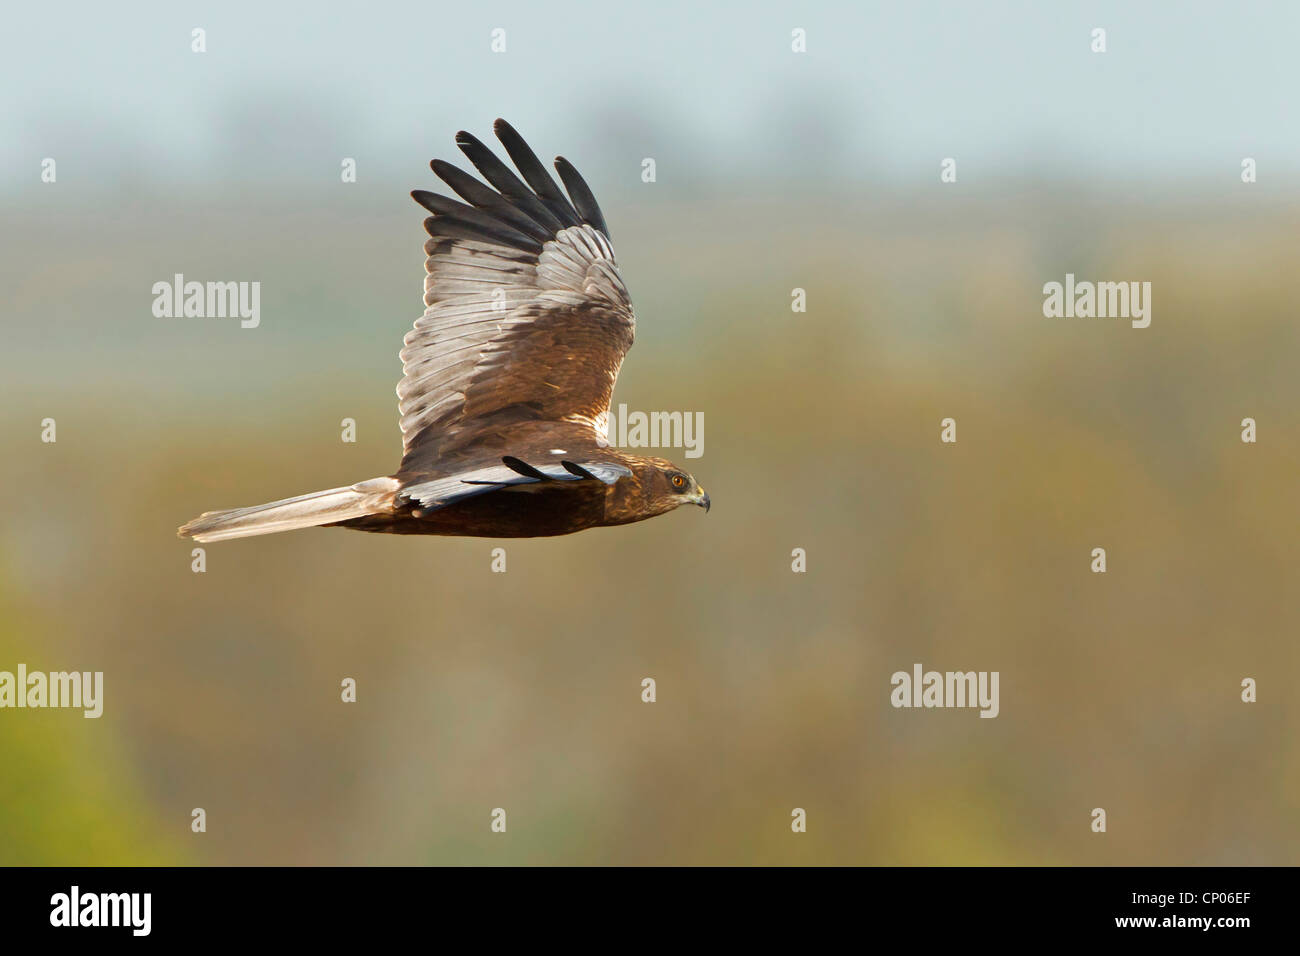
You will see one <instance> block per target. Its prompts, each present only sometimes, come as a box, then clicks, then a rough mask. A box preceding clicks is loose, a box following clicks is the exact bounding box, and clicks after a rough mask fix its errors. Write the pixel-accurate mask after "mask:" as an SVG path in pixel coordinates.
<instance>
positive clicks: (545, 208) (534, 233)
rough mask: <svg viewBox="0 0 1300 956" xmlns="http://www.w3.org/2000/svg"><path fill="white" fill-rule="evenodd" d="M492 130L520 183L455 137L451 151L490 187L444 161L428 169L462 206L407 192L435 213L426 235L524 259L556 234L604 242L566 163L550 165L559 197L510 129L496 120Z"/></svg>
mask: <svg viewBox="0 0 1300 956" xmlns="http://www.w3.org/2000/svg"><path fill="white" fill-rule="evenodd" d="M492 129H493V132H495V133H496V135H497V138H498V139H499V140H500V141H501V144H502V145H503V146H504V147H505V150H506V153H507V154H508V155H509V157H510V159H511V160H512V161H513V162H514V164H515V166H516V167H517V168H518V170H519V173H521V174H522V175H523V177H524V178H523V179H522V180H521V179H520V178H519V176H518V175H516V174H515V172H514V171H513V170H511V169H510V167H509V166H507V165H506V164H505V163H503V162H502V161H501V160H500V159H499V158H498V157H497V155H496V154H495V153H493V152H492V150H490V149H489V148H488V147H487V146H485V145H484V144H483V142H482V141H481V140H480V139H479V138H478V137H476V136H475V135H474V134H473V133H470V132H468V131H466V130H459V131H458V132H457V133H456V145H457V146H459V147H460V149H461V151H462V152H463V153H464V154H465V156H466V157H468V159H469V161H470V162H471V163H473V164H474V167H475V168H476V169H477V170H478V171H479V173H481V174H482V176H483V178H484V179H486V180H487V183H488V184H489V185H485V184H484V183H483V182H481V181H479V180H478V179H475V178H474V177H473V176H471V175H470V174H468V173H466V172H465V171H464V170H462V169H460V168H459V167H457V166H454V165H452V164H451V163H448V162H445V161H443V160H440V159H435V160H433V161H432V162H431V163H429V167H430V168H431V169H432V170H433V172H434V173H435V174H436V175H437V176H438V178H439V179H441V180H442V181H443V182H445V183H446V184H447V185H448V186H449V187H451V189H452V191H453V192H455V193H456V195H458V196H460V197H461V199H463V200H465V203H467V204H468V205H466V204H463V203H460V202H457V201H456V200H454V199H449V198H447V197H446V196H440V195H438V194H437V193H431V192H429V191H428V190H424V189H416V190H412V192H411V198H412V199H414V200H415V201H416V202H417V203H419V204H420V205H421V206H423V207H424V208H425V209H427V210H429V211H430V212H432V213H434V215H433V216H432V217H430V218H429V219H426V220H425V223H424V227H425V229H426V230H427V231H428V233H429V235H431V236H433V237H434V238H442V237H447V238H453V239H454V238H463V239H474V240H478V241H482V242H497V243H502V244H504V245H506V246H509V247H511V248H515V249H524V250H527V251H530V252H538V251H540V249H541V247H542V244H543V243H545V242H547V241H548V240H549V239H550V238H551V237H552V236H554V235H555V233H557V232H559V231H561V230H563V229H566V228H570V227H572V226H577V225H579V224H582V223H586V224H588V225H590V226H592V227H593V228H595V229H597V230H599V231H600V232H601V233H603V234H604V235H605V237H606V238H608V237H609V227H608V226H607V225H606V223H605V217H604V215H603V214H602V213H601V211H600V206H599V205H597V203H596V197H595V196H594V195H592V192H591V189H590V188H589V187H588V186H587V183H586V181H584V180H583V178H582V176H581V175H579V174H578V171H577V170H576V169H575V168H574V167H573V164H572V163H570V162H569V161H568V160H567V159H565V158H564V157H562V156H561V157H557V158H556V160H555V169H556V171H557V172H558V173H559V175H560V180H561V182H563V184H564V188H565V190H567V191H568V196H565V194H564V192H563V191H561V189H560V187H559V186H558V185H557V184H556V182H555V180H554V179H553V178H552V177H551V174H550V173H549V172H547V170H546V168H545V167H544V166H543V165H542V163H541V161H540V160H539V159H538V158H537V154H536V153H534V152H533V150H532V149H531V148H530V147H529V146H528V144H527V143H526V142H525V141H524V139H523V137H522V136H520V135H519V133H518V132H517V131H516V130H515V128H514V127H513V126H511V125H510V124H509V123H507V122H506V121H505V120H504V119H502V118H500V117H498V118H497V119H496V121H495V122H494V123H493V124H492Z"/></svg>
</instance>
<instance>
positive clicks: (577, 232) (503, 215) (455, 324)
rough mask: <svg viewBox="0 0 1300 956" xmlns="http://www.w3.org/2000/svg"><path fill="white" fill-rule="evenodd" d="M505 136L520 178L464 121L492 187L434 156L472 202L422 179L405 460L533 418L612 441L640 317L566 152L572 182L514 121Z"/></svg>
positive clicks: (429, 464)
mask: <svg viewBox="0 0 1300 956" xmlns="http://www.w3.org/2000/svg"><path fill="white" fill-rule="evenodd" d="M494 129H495V131H496V134H497V138H498V139H500V140H501V143H502V145H503V146H505V149H506V152H507V153H508V154H509V155H510V158H511V159H512V160H514V163H515V166H516V167H518V169H519V172H520V173H521V174H522V175H523V180H520V179H519V177H518V176H516V175H515V174H514V173H513V172H511V170H510V169H509V168H507V167H506V165H505V164H504V163H503V162H501V160H499V159H498V158H497V157H496V156H494V155H493V154H492V152H491V151H490V150H489V149H488V148H487V147H486V146H484V145H483V144H482V143H481V142H480V141H479V140H477V139H475V138H474V137H473V136H471V135H470V134H469V133H465V132H461V133H457V134H456V144H457V145H458V146H460V148H461V150H462V151H463V152H464V153H465V155H466V156H468V157H469V160H470V162H472V163H473V164H474V165H475V167H477V168H478V171H479V172H480V173H482V175H483V177H484V178H485V179H486V180H487V181H488V183H490V184H491V186H493V187H495V188H494V189H493V188H489V187H488V186H486V185H484V184H483V183H482V182H480V181H479V180H477V179H475V178H474V177H473V176H470V175H469V174H467V173H465V172H462V171H461V170H459V169H457V168H456V167H455V166H452V165H450V164H448V163H444V162H442V161H441V160H434V161H433V163H432V167H433V171H434V172H435V173H437V174H438V176H439V178H441V179H442V180H443V181H444V182H445V183H446V184H447V185H448V186H450V187H451V189H452V190H453V191H455V192H456V193H457V194H458V195H459V196H460V197H461V198H462V199H464V200H465V202H459V201H457V200H455V199H450V198H447V197H445V196H439V195H435V194H434V193H429V192H425V191H423V190H416V191H415V192H413V193H412V194H411V195H412V196H413V197H414V198H415V200H416V201H417V202H419V203H420V204H421V205H422V206H424V207H425V208H426V209H428V210H429V211H430V212H432V213H433V215H432V216H431V217H430V218H428V219H426V220H425V222H424V227H425V229H426V230H427V231H428V233H429V235H430V237H431V238H430V239H429V240H428V241H427V242H426V243H425V253H426V254H427V256H428V259H427V260H426V261H425V266H424V267H425V271H426V272H427V273H428V275H427V276H426V278H425V281H424V303H425V306H426V309H425V313H424V315H423V316H421V317H420V318H419V319H418V320H416V323H415V328H414V329H412V330H411V331H410V332H409V333H407V336H406V339H405V347H404V348H403V349H402V352H401V357H402V367H403V376H402V380H401V382H400V383H399V384H398V386H397V395H398V400H399V401H398V407H399V409H400V411H401V425H402V437H403V446H404V455H403V458H402V471H403V472H405V473H408V474H420V473H430V472H436V471H437V466H436V462H437V459H438V458H439V457H440V456H442V455H444V454H445V453H447V452H448V451H450V450H453V449H458V448H464V447H465V446H466V445H469V444H472V443H473V442H474V440H475V438H476V437H477V436H480V435H483V434H485V433H487V432H493V431H497V430H499V429H500V428H503V427H506V426H509V425H512V424H516V423H518V422H523V421H567V422H574V423H579V424H583V425H587V426H589V427H590V428H591V429H592V430H593V431H595V432H597V433H598V435H599V438H600V440H601V441H603V440H604V431H605V423H606V421H607V420H608V414H609V402H610V397H611V395H612V393H613V390H614V381H615V379H616V378H617V377H618V370H619V366H620V365H621V364H622V362H623V356H624V354H626V352H627V350H628V349H629V348H630V347H631V346H632V339H633V330H634V326H635V320H634V318H633V315H632V304H631V302H630V301H629V299H628V294H627V288H626V286H624V284H623V280H622V278H621V277H620V276H619V273H618V268H617V266H616V265H615V262H614V250H613V247H612V246H611V245H610V241H609V230H608V228H607V227H606V226H605V219H604V217H603V216H602V215H601V212H600V207H598V206H597V205H596V200H595V198H594V197H593V196H592V194H591V190H590V189H589V188H588V187H587V184H586V183H585V182H584V181H583V179H582V177H581V176H579V175H578V172H577V170H575V169H574V168H573V166H572V165H570V164H569V162H568V161H567V160H565V159H563V158H562V157H561V158H557V159H556V161H555V168H556V170H557V171H558V172H559V174H560V179H561V180H562V181H563V182H564V185H565V188H566V189H567V190H568V197H567V198H566V196H565V194H564V193H562V192H561V191H560V189H559V187H558V186H557V185H556V183H555V181H554V180H553V179H552V178H551V176H550V174H549V173H547V171H546V169H545V167H543V166H542V164H541V162H540V161H539V160H538V158H537V156H536V154H535V153H533V151H532V150H531V149H529V147H528V145H527V144H526V143H525V142H524V141H523V139H522V138H521V137H520V136H519V134H518V133H516V132H515V131H514V129H513V128H512V127H511V126H510V125H509V124H507V123H506V122H505V121H504V120H497V121H496V124H495V125H494Z"/></svg>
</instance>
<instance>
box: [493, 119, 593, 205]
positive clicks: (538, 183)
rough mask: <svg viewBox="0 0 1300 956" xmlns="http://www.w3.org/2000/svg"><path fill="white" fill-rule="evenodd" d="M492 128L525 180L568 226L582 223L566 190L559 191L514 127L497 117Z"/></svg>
mask: <svg viewBox="0 0 1300 956" xmlns="http://www.w3.org/2000/svg"><path fill="white" fill-rule="evenodd" d="M492 129H493V132H495V133H496V134H497V139H499V140H500V141H501V145H502V146H504V147H505V148H506V153H507V154H508V155H509V156H510V159H511V161H512V162H513V163H514V164H515V168H516V169H518V170H519V172H520V174H522V175H523V177H524V181H525V182H526V183H528V185H529V186H531V187H532V189H533V192H535V193H537V195H538V196H540V197H541V198H542V202H544V203H546V205H547V208H549V209H550V210H551V212H553V213H554V214H555V216H556V218H557V219H559V220H560V221H561V222H563V223H565V225H568V226H576V225H579V224H580V223H581V221H582V220H580V219H579V218H578V214H577V211H576V210H575V209H574V208H573V206H571V205H570V204H569V200H568V199H567V198H566V197H565V195H564V193H562V192H560V187H559V186H557V185H555V180H554V179H552V178H551V174H550V173H548V172H547V171H546V167H545V166H543V165H542V161H541V160H540V159H538V158H537V154H536V153H534V152H533V150H532V147H530V146H529V145H528V144H527V143H526V142H525V141H524V138H523V137H522V136H520V135H519V133H518V132H517V131H516V130H515V128H514V127H513V126H511V125H510V124H509V123H507V122H506V121H505V120H503V119H498V120H497V121H496V122H495V123H493V124H492Z"/></svg>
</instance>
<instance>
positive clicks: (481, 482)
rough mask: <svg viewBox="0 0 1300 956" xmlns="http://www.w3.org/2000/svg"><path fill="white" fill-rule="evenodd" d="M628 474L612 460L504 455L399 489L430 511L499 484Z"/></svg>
mask: <svg viewBox="0 0 1300 956" xmlns="http://www.w3.org/2000/svg"><path fill="white" fill-rule="evenodd" d="M630 474H632V470H631V469H630V468H628V467H627V466H626V465H622V464H619V463H618V462H615V461H584V462H575V461H569V460H567V459H566V460H564V461H558V462H554V461H552V462H544V463H542V464H539V465H530V464H528V463H527V462H525V461H522V460H520V459H518V458H514V457H512V456H510V455H505V456H503V457H502V458H501V462H500V464H493V465H488V466H486V467H483V468H474V469H471V470H469V471H463V472H460V473H459V474H455V475H446V476H443V477H439V478H434V479H432V480H430V481H424V482H419V483H417V484H412V485H407V486H406V487H405V488H403V489H402V491H401V494H400V497H401V498H404V499H406V500H408V501H411V502H413V503H417V504H419V506H420V507H422V508H424V509H426V510H430V511H432V510H436V509H438V508H445V507H446V506H447V505H449V504H452V503H453V502H456V501H462V500H464V499H465V498H472V497H475V496H476V495H481V494H485V493H487V492H489V491H500V490H501V489H502V488H509V487H512V486H515V485H533V484H545V483H548V482H567V481H599V482H602V483H604V484H606V485H612V484H614V482H616V481H618V480H619V479H620V478H625V477H627V476H628V475H630Z"/></svg>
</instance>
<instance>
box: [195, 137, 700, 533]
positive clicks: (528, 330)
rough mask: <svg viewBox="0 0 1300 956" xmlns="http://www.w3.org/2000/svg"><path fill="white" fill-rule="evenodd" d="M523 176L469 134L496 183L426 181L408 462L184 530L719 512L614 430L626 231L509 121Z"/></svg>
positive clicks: (406, 411) (481, 525) (533, 523)
mask: <svg viewBox="0 0 1300 956" xmlns="http://www.w3.org/2000/svg"><path fill="white" fill-rule="evenodd" d="M494 129H495V131H496V134H497V138H498V139H499V140H500V141H501V144H502V145H503V146H504V147H505V150H506V152H507V153H508V154H509V155H510V158H511V159H512V160H513V161H514V164H515V166H516V167H517V168H518V170H519V173H520V174H522V176H523V179H522V180H520V179H519V177H518V176H516V175H515V174H514V173H513V172H512V171H511V170H510V169H509V168H508V167H507V166H506V165H505V164H504V163H503V162H501V160H499V159H498V158H497V157H496V156H495V155H493V153H492V151H491V150H489V149H488V148H487V147H486V146H484V145H483V144H482V143H481V142H480V141H479V140H477V139H475V138H474V137H473V136H471V135H470V134H469V133H465V132H461V133H457V134H456V145H457V146H459V147H460V148H461V150H462V151H463V152H464V153H465V155H466V156H467V157H469V160H470V162H472V163H473V164H474V166H475V167H477V169H478V171H479V172H480V173H481V174H482V175H483V178H484V179H486V180H487V182H488V183H489V184H491V187H493V188H489V186H487V185H484V184H483V183H482V182H480V181H479V180H477V179H475V178H474V177H473V176H470V175H468V174H467V173H465V172H462V171H461V170H460V169H457V168H456V167H455V166H452V165H451V164H449V163H445V162H442V161H441V160H434V161H433V163H432V166H433V171H434V172H435V173H436V174H437V175H438V177H439V178H440V179H441V180H442V181H443V182H445V183H446V184H447V185H448V186H450V187H451V189H452V190H453V191H454V192H455V193H456V194H457V195H459V196H460V197H461V199H463V200H464V202H460V201H457V200H455V199H450V198H448V197H446V196H440V195H437V194H435V193H430V192H425V191H424V190H416V191H415V192H413V193H412V194H411V195H412V197H413V198H414V199H415V201H416V202H418V203H419V204H420V205H421V206H423V207H424V208H425V209H427V210H429V212H431V213H433V215H432V216H430V217H429V218H428V219H426V220H425V221H424V228H425V229H426V230H427V231H428V233H429V235H430V237H431V238H430V239H429V240H428V241H427V242H426V243H425V244H424V251H425V255H426V256H427V257H428V258H427V259H426V260H425V263H424V268H425V272H427V273H428V275H427V276H425V280H424V304H425V310H424V315H422V316H421V317H420V318H419V319H417V320H416V322H415V328H414V329H412V330H411V331H410V332H408V333H407V335H406V339H405V347H404V348H403V349H402V351H401V358H402V371H403V375H402V380H401V382H400V383H399V384H398V386H397V396H398V409H399V410H400V413H401V426H402V444H403V454H402V464H401V466H400V467H399V468H398V469H397V472H396V473H395V474H393V475H391V476H389V477H387V478H371V479H370V480H369V481H362V482H358V483H357V484H355V485H351V486H349V487H346V488H331V489H329V490H328V491H317V492H314V493H312V494H309V495H300V496H299V497H297V498H286V499H285V500H283V501H273V502H271V503H270V504H264V505H254V506H253V507H250V508H236V509H233V510H230V511H209V512H207V513H206V514H204V515H202V516H200V517H198V518H195V519H194V520H193V521H191V522H190V523H189V524H187V525H185V526H184V527H182V528H181V529H180V532H179V533H180V535H181V536H182V537H191V538H194V539H196V540H198V541H224V540H226V539H227V538H243V537H248V536H250V535H257V534H271V533H272V532H276V531H293V530H295V529H297V528H311V527H316V526H319V525H325V526H330V527H342V528H356V529H358V530H361V531H381V532H388V533H390V534H443V535H476V536H480V537H491V538H530V537H543V536H548V535H557V534H570V533H572V532H574V531H582V530H584V529H586V528H595V527H601V526H604V525H619V524H628V523H630V522H633V521H641V520H643V519H645V518H653V517H654V516H655V515H661V514H664V513H665V512H668V511H671V510H673V509H674V508H676V507H678V506H679V505H684V504H694V505H700V506H701V507H703V508H704V509H705V510H708V507H709V496H708V495H707V494H705V493H704V489H703V488H701V487H700V486H699V483H698V482H696V480H695V479H694V478H693V477H691V475H689V474H688V473H687V472H686V471H685V470H683V469H681V468H678V467H677V466H676V465H674V464H673V463H672V462H670V461H666V460H664V459H662V458H642V457H636V456H633V455H627V454H624V453H623V452H621V451H619V450H618V449H616V448H613V447H611V446H610V444H609V442H608V441H607V440H606V437H605V433H606V430H607V422H608V418H609V403H610V397H611V395H612V394H613V391H614V381H615V379H617V377H618V370H619V366H620V365H622V363H623V356H624V355H625V354H626V353H627V350H628V349H629V348H630V347H631V345H632V334H633V329H634V327H635V324H636V322H635V319H634V318H633V315H632V303H631V302H630V301H629V300H628V294H627V288H626V287H625V286H624V285H623V280H622V278H621V277H620V276H619V273H618V267H617V266H616V265H615V262H614V249H613V247H612V246H611V245H610V240H609V229H608V228H607V227H606V226H605V217H604V216H602V215H601V212H600V207H599V206H597V205H596V199H595V197H594V196H592V194H591V190H590V189H589V188H588V187H587V184H586V183H585V182H584V181H583V179H582V177H581V176H579V175H578V171H577V170H576V169H574V168H573V166H572V165H571V164H570V163H569V161H568V160H566V159H564V158H563V157H560V158H557V159H556V160H555V168H556V171H557V172H559V174H560V180H561V181H562V182H563V183H564V187H565V189H566V190H567V191H568V196H567V197H566V196H565V194H564V192H561V190H560V188H559V186H557V185H556V183H555V180H553V179H552V178H551V176H550V174H549V173H547V171H546V168H545V167H544V166H543V165H542V163H541V162H540V161H539V160H538V158H537V155H536V154H535V153H534V152H533V151H532V150H531V149H530V148H529V147H528V145H527V144H526V143H525V142H524V141H523V139H522V138H521V137H520V136H519V134H518V133H516V132H515V131H514V129H513V128H512V127H511V126H510V125H509V124H508V123H506V122H505V121H504V120H497V121H496V124H495V126H494Z"/></svg>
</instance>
